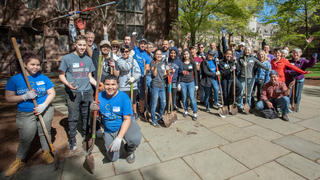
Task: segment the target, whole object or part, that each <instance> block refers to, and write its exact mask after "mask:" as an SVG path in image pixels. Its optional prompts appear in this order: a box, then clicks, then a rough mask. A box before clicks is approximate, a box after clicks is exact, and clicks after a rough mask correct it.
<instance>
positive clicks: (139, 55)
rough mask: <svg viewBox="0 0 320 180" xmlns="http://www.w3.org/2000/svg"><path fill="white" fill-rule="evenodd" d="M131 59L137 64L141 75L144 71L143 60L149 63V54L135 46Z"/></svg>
mask: <svg viewBox="0 0 320 180" xmlns="http://www.w3.org/2000/svg"><path fill="white" fill-rule="evenodd" d="M133 59H135V60H136V61H137V63H138V64H139V67H140V70H141V75H142V76H143V73H144V66H143V62H145V64H150V56H149V55H148V53H147V52H146V51H141V50H140V48H139V47H137V46H135V47H134V56H133Z"/></svg>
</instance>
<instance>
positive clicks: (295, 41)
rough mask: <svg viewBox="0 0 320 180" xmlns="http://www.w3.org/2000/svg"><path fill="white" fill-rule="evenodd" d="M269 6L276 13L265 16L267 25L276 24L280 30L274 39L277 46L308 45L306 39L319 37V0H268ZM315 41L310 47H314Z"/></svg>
mask: <svg viewBox="0 0 320 180" xmlns="http://www.w3.org/2000/svg"><path fill="white" fill-rule="evenodd" d="M266 2H267V4H268V5H269V6H273V7H274V8H275V9H276V11H275V12H274V13H273V14H269V15H267V16H265V18H264V20H265V22H266V23H276V24H277V25H278V26H279V30H278V31H277V32H276V34H275V36H274V37H273V38H272V39H273V40H274V45H277V46H283V45H287V46H298V47H303V46H305V45H306V43H307V42H306V41H305V39H307V38H309V37H310V36H319V35H320V32H319V29H318V30H317V29H316V28H313V27H315V26H316V25H318V23H319V15H320V13H319V9H320V1H319V0H286V1H284V0H267V1H266ZM314 43H316V42H315V41H313V42H312V43H311V44H310V45H311V46H314Z"/></svg>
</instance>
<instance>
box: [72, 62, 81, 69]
mask: <svg viewBox="0 0 320 180" xmlns="http://www.w3.org/2000/svg"><path fill="white" fill-rule="evenodd" d="M72 67H73V68H79V67H80V64H79V63H73V64H72Z"/></svg>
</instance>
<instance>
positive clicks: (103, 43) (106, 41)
mask: <svg viewBox="0 0 320 180" xmlns="http://www.w3.org/2000/svg"><path fill="white" fill-rule="evenodd" d="M103 45H108V46H111V44H110V42H109V41H108V40H102V41H101V42H100V46H103Z"/></svg>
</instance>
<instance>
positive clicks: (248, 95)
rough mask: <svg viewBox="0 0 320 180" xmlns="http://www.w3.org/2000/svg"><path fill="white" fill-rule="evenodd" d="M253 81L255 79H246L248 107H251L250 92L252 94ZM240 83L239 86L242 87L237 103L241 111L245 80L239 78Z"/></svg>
mask: <svg viewBox="0 0 320 180" xmlns="http://www.w3.org/2000/svg"><path fill="white" fill-rule="evenodd" d="M254 81H255V79H254V78H247V97H246V98H247V103H248V104H249V106H251V92H252V89H253V85H254ZM240 82H241V85H242V91H241V95H240V97H239V98H240V99H238V103H239V106H240V108H241V109H242V107H243V95H244V91H245V84H246V82H245V78H243V77H241V78H240Z"/></svg>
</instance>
